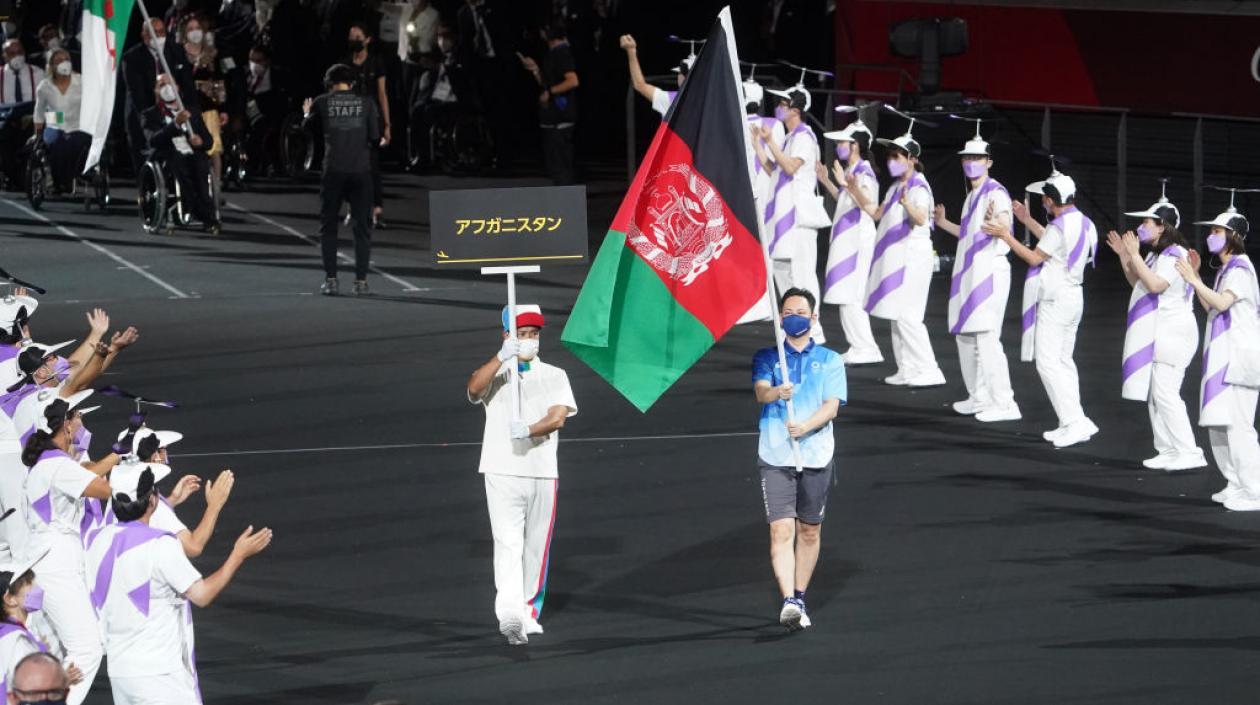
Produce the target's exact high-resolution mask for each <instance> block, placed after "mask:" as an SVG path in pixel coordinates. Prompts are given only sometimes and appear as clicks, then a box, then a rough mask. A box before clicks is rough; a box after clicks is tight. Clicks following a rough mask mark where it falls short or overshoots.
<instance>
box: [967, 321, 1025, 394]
mask: <svg viewBox="0 0 1260 705" xmlns="http://www.w3.org/2000/svg"><path fill="white" fill-rule="evenodd" d="M954 340H955V341H956V342H957V343H958V368H959V369H960V370H961V371H962V378H963V384H964V385H966V387H967V396H968V398H970V399H974V400H976V401H978V402H979V403H980V404H982V405H984V406H986V407H993V408H1004V407H1007V406H1010V405H1011V404H1014V403H1015V390H1014V389H1012V388H1011V371H1010V366H1009V365H1008V364H1007V362H1006V352H1005V351H1004V350H1003V349H1002V332H1001V331H998V330H986V331H980V332H978V333H960V334H958V335H957V336H954Z"/></svg>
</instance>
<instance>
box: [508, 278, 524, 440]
mask: <svg viewBox="0 0 1260 705" xmlns="http://www.w3.org/2000/svg"><path fill="white" fill-rule="evenodd" d="M507 286H508V338H510V339H511V340H516V272H508V273H507ZM520 364H521V363H520V358H518V357H515V356H514V357H513V358H512V367H511V369H510V370H508V380H509V381H510V384H509V385H508V390H509V395H510V396H509V397H508V399H510V400H511V402H512V422H513V423H515V422H517V421H520V420H521V375H520Z"/></svg>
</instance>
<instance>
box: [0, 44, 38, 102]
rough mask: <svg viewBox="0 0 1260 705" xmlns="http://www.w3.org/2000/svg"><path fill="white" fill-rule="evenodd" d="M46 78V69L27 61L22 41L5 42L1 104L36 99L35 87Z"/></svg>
mask: <svg viewBox="0 0 1260 705" xmlns="http://www.w3.org/2000/svg"><path fill="white" fill-rule="evenodd" d="M42 80H44V70H43V69H41V68H40V67H38V66H32V65H31V64H29V63H27V61H26V49H23V48H22V42H21V41H19V40H17V39H10V40H8V41H6V42H5V43H4V70H3V71H0V104H4V105H8V104H10V103H25V102H27V101H31V100H35V87H36V86H38V85H39V82H40V81H42Z"/></svg>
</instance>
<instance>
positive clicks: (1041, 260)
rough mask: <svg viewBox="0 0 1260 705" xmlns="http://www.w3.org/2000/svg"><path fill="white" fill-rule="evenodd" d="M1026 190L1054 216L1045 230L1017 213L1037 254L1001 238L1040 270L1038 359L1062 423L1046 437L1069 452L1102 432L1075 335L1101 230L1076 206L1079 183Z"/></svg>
mask: <svg viewBox="0 0 1260 705" xmlns="http://www.w3.org/2000/svg"><path fill="white" fill-rule="evenodd" d="M1027 190H1028V191H1029V192H1030V193H1036V194H1040V195H1041V200H1042V205H1043V206H1045V209H1046V212H1047V213H1048V214H1050V215H1051V216H1052V217H1053V220H1052V221H1051V222H1050V224H1049V225H1047V226H1045V227H1044V228H1043V227H1042V226H1041V224H1040V223H1037V222H1036V221H1034V220H1032V219H1031V218H1029V217H1028V213H1027V211H1026V210H1024V209H1022V208H1021V209H1016V210H1015V216H1016V217H1017V218H1020V219H1021V222H1023V223H1024V224H1025V225H1027V226H1028V229H1029V230H1030V231H1031V232H1032V233H1033V234H1034V235H1036V236H1037V237H1038V238H1040V242H1039V243H1038V244H1037V249H1035V250H1034V249H1029V248H1028V247H1026V246H1025V245H1024V243H1022V242H1020V241H1018V240H1016V239H1015V235H1014V234H1013V233H1010V232H1002V233H999V235H998V236H999V237H1001V238H1002V239H1003V240H1005V241H1006V244H1007V245H1008V246H1010V248H1011V251H1013V252H1014V253H1015V254H1016V255H1017V256H1018V257H1019V258H1020V259H1022V260H1024V261H1025V262H1027V263H1028V266H1029V267H1041V269H1040V272H1039V274H1038V275H1037V276H1036V279H1037V281H1038V286H1039V292H1038V294H1037V298H1036V309H1035V333H1034V341H1035V342H1034V356H1035V358H1036V361H1037V374H1038V375H1039V376H1040V377H1041V383H1042V385H1044V386H1045V388H1046V395H1047V396H1048V397H1050V404H1051V405H1052V406H1053V407H1054V413H1055V414H1056V415H1057V416H1058V419H1059V425H1058V427H1057V428H1055V429H1054V430H1052V431H1046V432H1045V433H1043V434H1042V437H1043V438H1044V439H1045V440H1047V441H1049V442H1051V443H1053V444H1054V447H1055V448H1067V447H1068V446H1073V445H1076V444H1078V443H1084V442H1085V441H1088V440H1089V439H1090V438H1092V437H1093V436H1094V434H1095V433H1098V427H1097V426H1096V425H1094V422H1093V421H1091V420H1090V418H1089V417H1088V416H1086V415H1085V410H1084V409H1082V408H1081V385H1080V378H1079V377H1078V375H1077V373H1076V363H1075V361H1073V359H1072V354H1073V352H1074V351H1075V349H1076V330H1077V327H1078V326H1080V323H1081V313H1082V312H1083V310H1084V307H1085V300H1084V296H1083V295H1082V293H1081V284H1082V283H1083V282H1084V281H1085V265H1086V263H1087V262H1090V261H1093V258H1094V254H1095V252H1096V250H1097V248H1098V231H1097V230H1096V229H1095V228H1094V223H1093V222H1092V221H1090V219H1089V218H1086V217H1085V214H1084V213H1082V212H1080V211H1079V210H1077V209H1076V206H1075V205H1073V204H1074V202H1075V199H1076V182H1074V181H1072V178H1071V177H1069V176H1066V175H1064V174H1060V173H1058V172H1057V171H1056V172H1054V173H1052V174H1051V175H1050V178H1048V179H1046V180H1045V181H1038V182H1035V183H1032V184H1029V185H1028V187H1027ZM1026 307H1027V302H1026Z"/></svg>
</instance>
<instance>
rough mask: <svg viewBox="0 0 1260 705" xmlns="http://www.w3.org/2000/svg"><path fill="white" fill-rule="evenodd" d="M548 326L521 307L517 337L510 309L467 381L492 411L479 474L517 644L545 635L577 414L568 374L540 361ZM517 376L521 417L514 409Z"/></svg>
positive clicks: (497, 579) (500, 604)
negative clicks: (556, 531)
mask: <svg viewBox="0 0 1260 705" xmlns="http://www.w3.org/2000/svg"><path fill="white" fill-rule="evenodd" d="M544 323H545V321H544V320H543V315H542V311H541V310H540V309H539V308H538V307H537V306H532V305H529V306H520V305H518V306H517V307H516V332H517V337H516V338H513V337H511V336H510V335H509V333H508V328H509V325H508V324H509V319H508V312H507V309H506V308H505V309H504V311H503V329H504V333H503V345H502V347H500V348H499V352H498V353H497V354H496V355H495V356H494V357H491V358H490V360H489V361H488V362H486V363H485V364H484V365H482V366H481V367H479V368H477V371H475V372H473V373H472V376H471V377H469V379H468V401H470V402H472V403H473V404H481V405H482V406H483V407H485V410H486V427H485V433H484V435H483V436H482V443H481V468H480V472H481V474H483V475H485V483H486V506H487V508H488V509H489V513H490V531H491V533H492V534H493V535H494V587H495V591H496V595H495V600H494V612H495V615H496V616H497V617H498V618H499V633H500V634H502V635H503V636H504V637H505V638H506V639H507V641H508V643H509V644H512V645H514V646H515V645H520V644H527V643H529V635H530V634H541V633H542V631H543V629H542V627H541V626H540V625H539V624H538V617H539V614H540V613H541V612H542V607H543V599H544V598H545V596H546V594H547V565H548V562H549V560H550V548H551V532H552V529H553V528H554V527H555V519H556V491H557V482H558V481H557V477H558V474H557V464H556V448H557V446H558V445H559V442H560V433H559V431H560V429H561V428H564V424H565V420H566V419H567V418H568V417H570V416H573V415H574V414H576V413H577V402H575V401H574V400H573V391H572V389H570V387H569V377H568V375H566V374H565V372H564V370H562V369H560V368H559V367H556V366H554V365H548V364H547V363H545V362H543V361H542V360H541V359H539V357H538V347H539V340H540V336H541V333H542V329H543V325H544ZM514 368H515V369H514ZM517 374H519V375H520V399H519V404H520V413H519V414H516V413H513V408H512V406H513V403H514V402H515V401H516V392H515V391H514V390H513V387H514V385H513V382H512V377H513V376H514V375H517Z"/></svg>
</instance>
